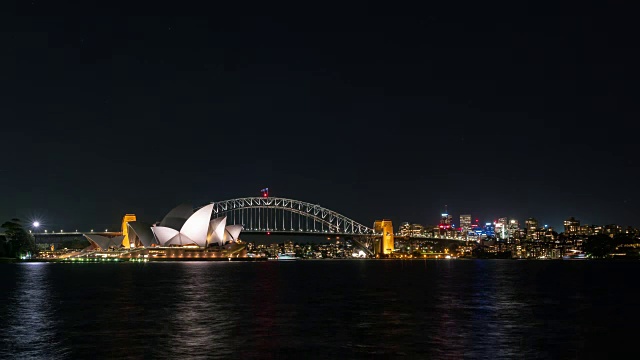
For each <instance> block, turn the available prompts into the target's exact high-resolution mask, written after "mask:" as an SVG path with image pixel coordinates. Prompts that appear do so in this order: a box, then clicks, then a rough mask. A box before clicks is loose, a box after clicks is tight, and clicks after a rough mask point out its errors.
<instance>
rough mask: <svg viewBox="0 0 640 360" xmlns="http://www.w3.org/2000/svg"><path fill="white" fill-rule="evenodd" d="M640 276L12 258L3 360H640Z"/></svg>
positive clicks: (639, 267) (317, 263)
mask: <svg viewBox="0 0 640 360" xmlns="http://www.w3.org/2000/svg"><path fill="white" fill-rule="evenodd" d="M639 275H640V262H637V261H594V260H585V261H560V260H558V261H518V260H425V261H423V260H405V261H403V260H303V261H263V262H158V263H154V262H149V263H93V264H56V263H19V264H0V358H11V359H26V358H31V359H88V358H91V359H96V358H98V359H99V358H109V359H114V358H132V359H140V358H154V359H156V358H157V359H178V358H180V359H184V358H203V359H204V358H206V359H211V358H220V359H230V358H233V359H293V358H295V359H309V358H323V359H324V358H326V359H338V358H341V359H344V358H368V359H370V358H380V359H388V358H412V359H414V358H419V359H427V358H430V359H431V358H440V359H463V358H464V359H481V358H482V359H485V358H487V359H496V358H505V359H514V358H517V359H578V358H580V359H584V358H635V356H633V355H632V354H634V353H635V352H636V351H635V350H633V349H635V346H636V344H637V328H638V325H639V324H640V311H638V308H639V306H638V305H640V298H639V297H638V295H637V293H636V289H637V286H638V282H637V279H638V277H639ZM630 349H631V351H629V350H630Z"/></svg>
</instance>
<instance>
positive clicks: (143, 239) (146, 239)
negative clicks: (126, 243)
mask: <svg viewBox="0 0 640 360" xmlns="http://www.w3.org/2000/svg"><path fill="white" fill-rule="evenodd" d="M127 224H128V225H129V239H130V241H131V239H137V240H138V241H140V243H141V244H142V246H144V247H151V246H152V245H153V244H158V242H157V241H156V239H155V237H154V236H153V231H152V230H151V225H149V224H146V223H143V222H139V221H129V222H128V223H127ZM132 235H133V236H132Z"/></svg>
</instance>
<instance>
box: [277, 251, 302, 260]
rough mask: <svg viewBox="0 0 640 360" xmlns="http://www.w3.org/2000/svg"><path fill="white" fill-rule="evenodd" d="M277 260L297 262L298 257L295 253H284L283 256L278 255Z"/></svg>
mask: <svg viewBox="0 0 640 360" xmlns="http://www.w3.org/2000/svg"><path fill="white" fill-rule="evenodd" d="M277 259H278V260H298V257H296V253H292V252H286V253H284V254H278V257H277Z"/></svg>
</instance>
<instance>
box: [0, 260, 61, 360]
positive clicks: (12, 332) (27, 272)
mask: <svg viewBox="0 0 640 360" xmlns="http://www.w3.org/2000/svg"><path fill="white" fill-rule="evenodd" d="M19 266H21V267H22V268H24V271H18V272H17V273H16V274H15V275H16V277H15V278H14V279H6V280H7V281H8V282H10V281H11V280H15V282H14V285H13V286H14V287H13V289H12V291H11V292H10V293H6V294H4V295H5V296H7V295H8V296H7V297H6V298H5V296H3V297H2V302H3V305H2V307H3V308H4V311H2V324H3V325H2V331H1V332H0V333H1V334H2V335H0V341H1V342H0V344H2V348H3V349H6V352H8V353H9V354H20V358H43V359H44V358H46V359H55V358H59V357H61V356H62V355H64V351H65V349H64V347H62V346H60V345H61V342H60V337H59V336H58V334H57V330H58V328H59V325H58V324H57V322H58V320H57V318H56V316H55V315H54V306H55V302H56V299H55V298H53V297H52V292H51V289H50V286H51V285H50V282H49V267H47V266H46V264H41V263H27V264H20V265H19ZM2 355H5V354H2Z"/></svg>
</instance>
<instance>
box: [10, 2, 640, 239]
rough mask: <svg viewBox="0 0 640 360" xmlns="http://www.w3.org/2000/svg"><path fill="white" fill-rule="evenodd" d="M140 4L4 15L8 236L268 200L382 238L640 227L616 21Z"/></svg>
mask: <svg viewBox="0 0 640 360" xmlns="http://www.w3.org/2000/svg"><path fill="white" fill-rule="evenodd" d="M132 3H133V2H131V3H129V4H127V6H126V7H121V8H117V7H115V5H102V6H100V7H93V6H90V5H86V3H77V4H67V5H60V3H59V2H56V5H55V8H54V7H51V6H54V5H47V4H43V3H41V2H39V1H24V2H19V3H17V4H14V5H13V7H11V6H10V7H9V9H8V10H7V11H8V12H6V13H4V14H3V21H2V28H3V31H2V33H1V34H0V40H1V41H2V44H3V46H2V50H0V75H1V81H0V95H1V96H0V102H1V103H0V117H1V119H2V125H1V129H2V131H1V135H2V137H1V139H0V149H2V151H1V154H2V163H1V165H0V220H1V221H5V220H8V219H10V218H12V217H15V216H17V217H19V218H21V219H24V220H29V221H31V220H34V219H36V218H37V219H39V220H40V221H41V222H42V223H43V224H45V225H46V226H47V227H48V228H51V229H54V230H58V229H65V230H66V229H68V230H75V229H79V230H81V231H87V230H88V229H89V228H102V227H114V226H116V225H118V224H119V223H120V220H121V218H122V216H123V215H124V214H125V213H134V214H136V215H137V216H138V219H139V220H143V221H148V222H153V221H157V220H160V219H161V218H162V217H163V216H164V215H165V214H166V213H167V212H168V211H169V210H170V209H171V208H173V207H174V206H176V205H178V204H180V203H184V202H186V203H192V204H194V206H201V205H204V204H206V203H209V202H212V201H217V200H226V199H232V198H238V197H247V196H259V195H260V189H262V188H265V187H268V188H269V189H270V195H272V196H278V197H285V198H292V199H297V200H302V201H307V202H311V203H317V204H320V205H321V206H323V207H326V208H329V209H331V210H334V211H337V212H339V213H341V214H343V215H345V216H347V217H350V218H352V219H354V220H356V221H358V222H360V223H362V224H364V225H367V226H371V225H372V224H373V222H374V220H376V219H382V218H389V219H392V220H393V221H394V225H396V226H397V225H399V223H400V222H402V221H409V222H412V223H421V224H424V225H427V224H429V225H434V224H437V222H438V221H439V216H440V213H441V212H443V211H444V209H445V205H447V207H448V210H449V213H450V214H452V215H453V217H454V223H456V224H457V223H458V216H459V215H460V214H464V213H470V214H472V216H473V218H474V219H475V218H478V219H480V222H482V223H484V222H488V221H493V220H495V219H496V218H498V217H501V216H507V217H513V218H516V219H518V220H520V221H521V224H524V220H525V219H526V218H528V217H535V218H537V219H538V220H539V221H540V223H541V224H549V226H553V227H555V228H556V229H557V230H558V231H562V228H561V225H562V221H563V220H564V219H566V218H568V217H569V216H575V217H576V218H578V219H580V220H581V222H582V223H583V224H585V223H586V224H600V225H604V224H610V223H616V224H619V225H623V226H627V225H631V226H638V227H640V196H639V195H640V194H639V192H638V178H639V176H640V159H639V158H638V154H639V151H638V143H639V141H638V135H639V130H640V125H639V124H638V108H637V104H638V66H639V64H640V61H639V59H638V52H637V45H638V38H637V32H636V31H635V30H636V29H635V24H636V22H637V21H636V19H635V15H634V12H632V11H631V10H630V9H625V8H623V7H622V4H623V2H615V1H610V2H601V3H600V4H597V5H596V4H595V3H594V4H589V3H585V2H579V3H576V4H573V5H571V6H570V7H569V6H567V7H566V8H561V7H559V5H558V4H557V3H556V4H554V6H553V7H549V8H544V7H540V5H539V3H540V2H526V1H512V2H505V3H495V2H491V4H487V2H479V1H470V2H457V1H444V2H434V4H432V5H426V4H422V3H423V2H420V3H421V5H419V6H418V5H414V6H408V5H396V2H386V3H380V4H372V3H366V2H342V3H340V5H339V6H335V7H334V6H330V5H328V4H327V3H325V2H317V3H310V2H298V3H288V4H286V5H284V4H283V5H274V4H271V3H268V4H267V3H265V2H261V3H258V4H262V5H251V4H250V3H244V2H243V3H237V5H236V6H231V5H221V4H220V2H210V4H212V5H210V7H200V8H198V7H184V8H180V4H182V3H181V2H171V3H167V4H163V2H161V1H160V2H150V3H146V4H143V3H140V2H135V3H136V4H138V5H136V6H133V5H132ZM347 3H348V4H347ZM83 4H84V5H83ZM106 4H108V3H106ZM109 6H111V7H109ZM7 15H8V16H7Z"/></svg>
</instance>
